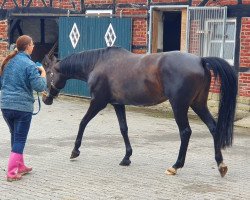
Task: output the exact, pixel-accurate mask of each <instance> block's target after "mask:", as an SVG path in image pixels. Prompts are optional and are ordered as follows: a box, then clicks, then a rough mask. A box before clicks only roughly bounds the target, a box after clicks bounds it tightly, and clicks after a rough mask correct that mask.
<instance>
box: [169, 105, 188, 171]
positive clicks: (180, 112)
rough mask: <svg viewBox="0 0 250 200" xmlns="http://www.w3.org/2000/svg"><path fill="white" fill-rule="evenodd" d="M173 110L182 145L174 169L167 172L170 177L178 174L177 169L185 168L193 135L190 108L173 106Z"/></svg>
mask: <svg viewBox="0 0 250 200" xmlns="http://www.w3.org/2000/svg"><path fill="white" fill-rule="evenodd" d="M172 108H173V112H174V117H175V121H176V123H177V125H178V127H179V132H180V138H181V145H180V149H179V155H178V158H177V161H176V163H175V164H174V165H173V166H172V167H170V168H169V169H167V170H166V172H165V173H166V174H168V175H175V174H176V173H177V169H179V168H182V167H183V166H184V163H185V158H186V153H187V148H188V143H189V139H190V136H191V134H192V131H191V128H190V126H189V122H188V117H187V112H188V107H187V106H180V105H179V106H178V105H175V106H173V105H172Z"/></svg>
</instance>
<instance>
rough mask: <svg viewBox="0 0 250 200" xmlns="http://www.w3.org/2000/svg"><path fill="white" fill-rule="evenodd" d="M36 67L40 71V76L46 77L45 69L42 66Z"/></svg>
mask: <svg viewBox="0 0 250 200" xmlns="http://www.w3.org/2000/svg"><path fill="white" fill-rule="evenodd" d="M37 69H38V70H39V71H40V72H41V77H46V71H45V69H44V68H43V66H40V67H37Z"/></svg>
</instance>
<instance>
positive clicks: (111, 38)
mask: <svg viewBox="0 0 250 200" xmlns="http://www.w3.org/2000/svg"><path fill="white" fill-rule="evenodd" d="M104 39H105V41H106V45H107V46H108V47H111V46H113V45H114V43H115V40H116V35H115V31H114V29H113V26H112V24H111V23H110V24H109V27H108V29H107V32H106V34H105V36H104Z"/></svg>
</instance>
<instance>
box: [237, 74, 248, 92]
mask: <svg viewBox="0 0 250 200" xmlns="http://www.w3.org/2000/svg"><path fill="white" fill-rule="evenodd" d="M239 96H245V97H250V73H239Z"/></svg>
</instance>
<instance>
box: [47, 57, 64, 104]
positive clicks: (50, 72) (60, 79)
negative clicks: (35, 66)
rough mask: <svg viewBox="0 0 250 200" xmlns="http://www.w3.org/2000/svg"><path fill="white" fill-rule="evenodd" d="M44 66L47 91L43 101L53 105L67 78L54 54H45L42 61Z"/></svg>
mask: <svg viewBox="0 0 250 200" xmlns="http://www.w3.org/2000/svg"><path fill="white" fill-rule="evenodd" d="M42 64H43V67H44V69H45V71H46V78H47V88H48V89H47V91H46V92H45V93H43V98H42V100H43V102H44V103H45V104H46V105H51V104H52V103H53V99H54V98H55V97H57V96H58V94H59V92H60V90H61V89H62V88H63V87H64V86H65V84H66V78H65V76H64V75H63V74H61V73H60V70H59V62H57V58H56V57H55V56H54V55H48V54H47V55H45V57H44V59H43V61H42Z"/></svg>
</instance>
